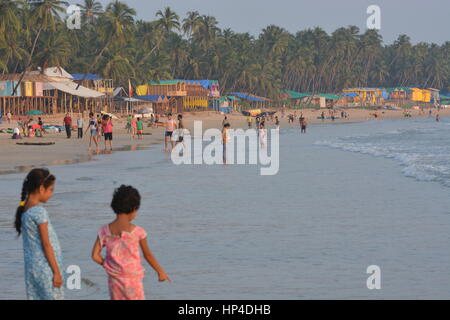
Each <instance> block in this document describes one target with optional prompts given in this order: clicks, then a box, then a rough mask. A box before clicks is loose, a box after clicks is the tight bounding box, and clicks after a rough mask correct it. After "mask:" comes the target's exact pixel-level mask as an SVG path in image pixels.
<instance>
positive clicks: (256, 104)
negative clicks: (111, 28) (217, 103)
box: [228, 92, 272, 111]
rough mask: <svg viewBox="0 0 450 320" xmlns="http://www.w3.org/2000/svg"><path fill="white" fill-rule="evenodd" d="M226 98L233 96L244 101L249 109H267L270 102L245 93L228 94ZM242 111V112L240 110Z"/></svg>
mask: <svg viewBox="0 0 450 320" xmlns="http://www.w3.org/2000/svg"><path fill="white" fill-rule="evenodd" d="M228 96H233V97H236V98H239V99H241V100H243V101H245V102H246V103H247V105H248V108H249V109H260V108H268V107H270V106H271V102H272V100H270V99H268V98H265V97H260V96H257V95H254V94H250V93H245V92H230V93H228ZM241 111H242V110H241Z"/></svg>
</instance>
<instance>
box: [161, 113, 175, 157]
mask: <svg viewBox="0 0 450 320" xmlns="http://www.w3.org/2000/svg"><path fill="white" fill-rule="evenodd" d="M165 126H166V132H165V133H164V136H165V149H164V150H165V152H169V148H168V146H169V139H170V144H171V145H172V149H173V148H174V141H172V135H173V132H174V131H175V129H176V128H177V123H176V121H175V120H174V119H172V114H171V113H169V114H168V115H167V122H166V124H165Z"/></svg>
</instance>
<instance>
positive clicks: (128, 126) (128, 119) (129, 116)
mask: <svg viewBox="0 0 450 320" xmlns="http://www.w3.org/2000/svg"><path fill="white" fill-rule="evenodd" d="M131 119H132V116H131V114H129V115H128V116H127V126H126V128H127V133H131Z"/></svg>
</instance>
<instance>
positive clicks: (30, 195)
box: [15, 169, 64, 300]
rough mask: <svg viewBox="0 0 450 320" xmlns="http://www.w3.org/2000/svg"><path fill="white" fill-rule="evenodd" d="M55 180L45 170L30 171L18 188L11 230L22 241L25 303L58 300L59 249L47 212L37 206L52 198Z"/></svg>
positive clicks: (60, 294) (61, 293)
mask: <svg viewBox="0 0 450 320" xmlns="http://www.w3.org/2000/svg"><path fill="white" fill-rule="evenodd" d="M55 181H56V178H55V176H54V175H52V174H51V173H50V172H49V171H48V170H47V169H33V170H31V171H30V172H29V173H28V175H27V177H26V178H25V180H24V182H23V186H22V192H21V197H20V204H19V207H18V208H17V211H16V220H15V228H16V231H17V233H18V234H19V235H22V239H23V252H24V260H25V285H26V290H27V298H28V299H29V300H62V299H64V291H63V283H64V278H63V273H62V272H63V271H62V270H63V264H62V255H61V247H60V245H59V241H58V237H57V235H56V232H55V230H54V229H53V227H52V224H51V222H50V218H49V216H48V213H47V210H46V209H45V208H44V207H42V206H40V204H41V203H46V202H47V201H48V200H50V199H51V198H52V197H53V191H54V188H55Z"/></svg>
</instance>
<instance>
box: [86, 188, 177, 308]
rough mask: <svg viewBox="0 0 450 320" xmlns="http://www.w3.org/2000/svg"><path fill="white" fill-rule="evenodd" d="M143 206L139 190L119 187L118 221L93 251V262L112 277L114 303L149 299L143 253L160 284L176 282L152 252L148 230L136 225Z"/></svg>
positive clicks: (102, 233) (100, 237) (104, 232)
mask: <svg viewBox="0 0 450 320" xmlns="http://www.w3.org/2000/svg"><path fill="white" fill-rule="evenodd" d="M140 205H141V196H140V194H139V192H138V190H136V189H135V188H133V187H132V186H125V185H121V186H120V187H119V188H117V189H116V190H115V191H114V194H113V199H112V202H111V208H112V209H113V211H114V213H115V214H116V219H115V220H114V221H113V222H111V223H109V224H106V225H104V226H103V227H101V228H100V230H99V231H98V233H97V239H96V241H95V243H94V247H93V249H92V259H93V260H94V261H95V262H96V263H98V264H99V265H101V266H102V267H103V269H104V270H105V271H106V273H107V275H108V287H109V295H110V298H111V300H145V292H144V285H143V278H144V272H145V269H144V267H143V266H142V263H141V254H140V251H142V254H143V256H144V259H145V260H146V261H147V262H148V264H150V266H151V267H152V268H153V269H154V270H155V271H156V273H157V274H158V279H159V281H160V282H163V281H169V282H172V280H171V279H170V278H169V276H168V275H167V274H166V272H165V271H164V269H163V268H162V267H161V266H160V265H159V263H158V261H157V260H156V258H155V257H154V256H153V254H152V252H151V251H150V249H149V247H148V243H147V233H146V232H145V230H144V229H143V228H141V227H139V226H136V225H133V224H132V221H133V220H134V219H135V218H136V216H137V215H138V211H139V207H140ZM103 247H105V248H106V255H105V257H103V256H102V254H101V251H102V248H103Z"/></svg>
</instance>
